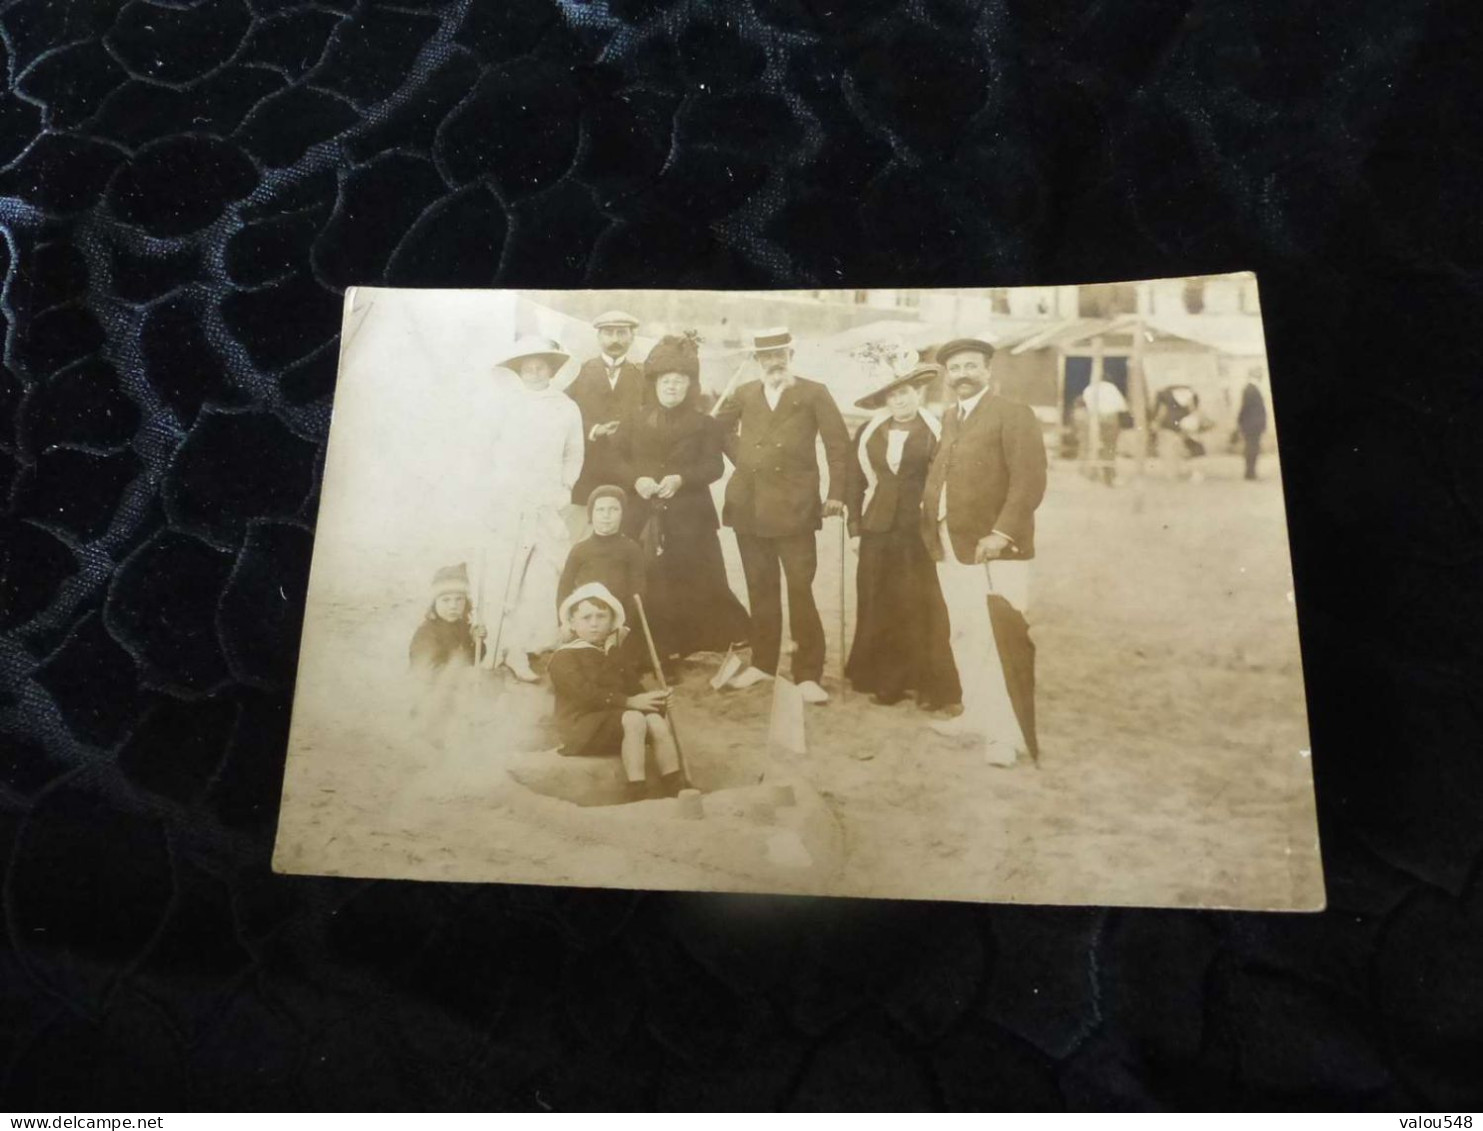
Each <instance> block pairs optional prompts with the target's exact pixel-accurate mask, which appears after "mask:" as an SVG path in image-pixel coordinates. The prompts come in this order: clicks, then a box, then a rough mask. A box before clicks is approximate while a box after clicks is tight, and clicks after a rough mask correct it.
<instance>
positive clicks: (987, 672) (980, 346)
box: [922, 338, 1046, 766]
mask: <svg viewBox="0 0 1483 1131" xmlns="http://www.w3.org/2000/svg"><path fill="white" fill-rule="evenodd" d="M993 356H994V347H993V346H991V345H990V344H989V343H988V342H984V341H980V340H978V339H977V338H959V339H957V340H955V341H951V342H948V343H946V344H945V345H943V346H942V347H941V348H939V349H938V351H937V356H936V361H937V364H938V365H940V366H942V368H943V371H944V374H945V380H946V384H947V389H948V391H949V393H951V394H952V395H953V396H954V397H956V398H957V403H956V404H954V405H953V406H952V407H951V408H949V409H948V410H947V412H946V414H945V415H944V417H943V421H942V440H941V443H940V444H939V445H938V449H937V454H936V455H935V456H934V457H933V460H932V467H931V470H930V471H929V472H928V473H927V485H926V488H925V490H924V491H923V493H922V537H923V539H924V540H925V542H926V543H927V550H928V552H929V553H931V555H932V556H933V558H935V559H936V560H937V571H938V579H939V581H940V582H941V584H942V595H943V598H944V600H945V601H946V602H947V608H948V617H949V620H950V622H951V625H952V651H953V660H954V662H955V663H956V665H957V668H958V676H959V679H960V680H961V682H962V686H963V713H962V714H961V715H959V716H958V717H957V718H954V719H951V720H946V721H942V722H937V723H933V724H932V729H933V730H935V731H937V732H938V733H939V734H942V735H944V736H948V737H955V738H962V739H971V740H974V741H982V742H983V743H984V747H985V751H986V754H987V758H988V760H989V762H990V763H991V764H993V765H999V766H1011V765H1013V764H1014V763H1015V761H1016V759H1017V758H1018V757H1019V755H1021V754H1030V755H1031V756H1035V755H1036V754H1037V753H1038V751H1037V748H1036V744H1035V645H1034V643H1033V642H1032V641H1031V640H1030V629H1029V625H1028V623H1027V622H1026V620H1025V611H1026V608H1027V605H1028V598H1029V588H1030V561H1031V559H1032V558H1034V556H1035V509H1036V508H1037V507H1038V506H1039V505H1040V501H1041V499H1042V498H1044V496H1045V473H1046V459H1045V442H1044V440H1043V438H1042V437H1041V432H1040V424H1039V422H1038V421H1037V420H1036V419H1035V414H1034V413H1033V412H1031V411H1030V409H1029V407H1028V406H1026V405H1023V404H1017V403H1015V402H1013V401H1009V400H1005V399H1004V398H1003V397H1001V396H999V395H998V394H997V393H996V392H995V391H994V389H993V388H992V385H991V381H990V374H989V368H990V362H991V361H992V359H993Z"/></svg>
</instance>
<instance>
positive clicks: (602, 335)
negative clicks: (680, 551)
mask: <svg viewBox="0 0 1483 1131" xmlns="http://www.w3.org/2000/svg"><path fill="white" fill-rule="evenodd" d="M638 324H639V322H638V319H637V318H635V317H634V316H633V315H632V314H625V313H624V312H623V311H621V310H605V311H603V312H602V313H601V314H599V315H598V316H597V317H596V318H594V319H593V320H592V326H593V328H594V329H595V330H596V331H597V344H598V348H599V349H600V351H601V352H600V354H599V355H598V356H597V357H593V358H588V359H587V360H586V361H585V362H583V363H582V368H581V369H580V370H578V371H577V376H576V377H575V378H573V380H572V383H571V384H570V385H568V386H567V390H566V395H567V396H569V397H571V399H572V400H574V401H576V402H577V408H579V409H580V410H581V412H582V435H583V439H584V442H585V444H586V459H585V461H584V463H583V465H582V477H581V479H579V480H578V481H577V485H576V487H575V489H573V491H572V502H573V503H577V504H580V505H581V506H584V507H585V506H586V505H587V499H588V497H589V496H590V495H591V494H592V492H593V491H594V490H595V489H597V488H598V487H605V486H607V485H609V484H613V483H617V482H618V469H617V466H616V463H617V455H616V447H615V444H616V438H617V434H618V429H619V428H621V427H622V422H623V420H624V418H625V417H627V416H630V415H632V414H633V413H635V412H637V411H638V410H639V408H640V407H641V406H642V405H643V403H644V390H645V387H646V386H645V382H644V370H643V367H642V366H641V365H638V364H636V363H635V362H633V361H630V360H629V357H628V352H629V350H631V349H632V348H633V336H634V332H635V331H636V330H637V329H638Z"/></svg>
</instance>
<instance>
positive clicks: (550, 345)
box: [480, 338, 582, 683]
mask: <svg viewBox="0 0 1483 1131" xmlns="http://www.w3.org/2000/svg"><path fill="white" fill-rule="evenodd" d="M569 359H570V358H569V355H568V354H567V353H566V351H565V350H563V349H562V348H561V346H560V345H558V344H557V343H556V342H553V341H551V340H550V339H547V338H523V339H521V340H520V341H518V342H516V343H515V346H514V348H513V350H512V351H511V353H510V355H509V356H508V357H505V358H503V359H502V360H501V361H500V362H499V363H498V364H499V365H500V366H502V367H503V368H505V369H509V370H510V371H512V372H513V373H515V375H516V376H517V377H519V379H520V383H519V385H518V386H517V387H516V388H515V389H514V390H512V392H511V393H510V394H509V395H508V396H506V397H505V398H503V400H502V403H501V404H500V405H499V409H498V416H497V419H494V420H492V421H490V422H488V424H487V425H483V422H481V427H483V429H484V430H483V431H481V437H482V438H483V439H484V442H485V443H486V444H487V448H486V449H485V450H486V452H487V458H486V459H484V460H482V461H481V463H482V467H481V471H480V474H481V476H482V487H483V494H482V496H481V500H482V514H481V516H480V517H481V521H482V531H481V533H482V536H483V542H484V547H483V552H482V553H481V555H480V561H481V562H482V563H483V577H482V580H481V588H480V592H481V593H482V594H483V607H484V610H485V614H486V617H488V618H489V619H490V621H491V623H490V624H489V626H488V628H489V644H490V649H489V651H487V652H486V653H485V655H484V659H483V666H484V667H486V668H494V667H497V666H498V665H500V664H503V665H504V666H505V667H507V668H508V669H509V670H510V671H511V672H512V673H513V674H514V675H515V677H516V678H517V679H520V680H524V681H525V682H527V683H533V682H535V681H536V680H537V678H538V677H537V675H536V673H535V671H534V669H532V668H531V666H530V658H531V656H532V655H534V654H536V653H540V652H547V651H550V650H551V649H552V648H555V647H556V645H557V643H559V636H560V633H559V630H558V625H557V621H556V607H557V603H556V589H557V583H558V582H559V580H560V578H561V570H562V567H563V565H564V564H565V562H566V557H567V553H568V551H569V550H570V549H571V535H570V534H569V533H568V530H567V525H566V522H565V520H564V519H563V518H562V512H563V510H564V509H565V508H566V507H567V506H568V502H567V500H568V499H570V497H571V491H572V485H573V484H574V483H576V481H577V478H578V476H579V475H580V474H581V471H582V417H581V414H580V413H579V412H578V411H577V406H576V405H574V404H573V403H572V402H571V401H570V400H568V399H567V398H566V397H565V396H564V395H563V394H562V393H560V392H559V391H557V390H556V389H553V388H552V387H551V379H552V377H553V376H555V374H556V372H557V370H559V369H560V368H561V367H562V366H563V365H564V364H566V362H567V361H568V360H569Z"/></svg>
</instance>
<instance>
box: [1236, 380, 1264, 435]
mask: <svg viewBox="0 0 1483 1131" xmlns="http://www.w3.org/2000/svg"><path fill="white" fill-rule="evenodd" d="M1236 427H1237V428H1239V429H1240V430H1241V431H1242V432H1244V433H1246V434H1247V435H1248V436H1260V435H1261V434H1262V433H1263V432H1265V431H1266V430H1267V401H1266V398H1265V397H1263V396H1262V391H1261V390H1260V389H1259V388H1257V387H1256V386H1255V385H1253V384H1248V385H1247V386H1246V388H1244V389H1242V390H1241V408H1240V410H1239V411H1238V412H1237V413H1236Z"/></svg>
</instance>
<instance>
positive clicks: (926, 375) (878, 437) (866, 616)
mask: <svg viewBox="0 0 1483 1131" xmlns="http://www.w3.org/2000/svg"><path fill="white" fill-rule="evenodd" d="M940 372H941V370H940V369H939V367H938V366H936V365H921V366H918V367H917V368H915V369H913V370H912V371H911V372H910V373H906V374H902V375H899V376H897V377H894V378H893V379H892V380H890V381H888V382H887V383H886V384H885V385H884V386H882V387H881V388H879V389H877V390H876V391H875V392H873V393H871V394H870V395H869V396H867V397H862V398H861V399H860V400H858V401H856V402H855V403H856V404H857V405H858V406H859V407H860V408H864V409H870V410H871V411H872V414H873V415H872V416H871V418H870V420H868V421H867V422H866V423H865V424H864V425H863V426H862V427H861V428H860V431H859V432H857V433H856V434H855V449H854V452H855V458H854V460H853V461H852V462H851V464H850V472H851V475H850V490H849V495H848V497H847V499H846V504H847V506H848V507H849V514H850V533H851V534H857V535H858V536H859V539H860V541H859V553H860V562H859V566H858V570H857V573H856V590H857V593H858V601H859V603H858V606H857V612H856V619H855V642H854V646H853V647H852V648H851V649H850V658H849V661H848V663H847V664H846V665H845V674H846V675H847V676H848V677H849V679H850V683H851V685H852V686H853V687H854V688H855V689H856V690H858V691H866V692H869V693H870V698H871V701H872V702H875V703H880V704H885V705H889V704H892V703H897V702H900V701H901V700H902V699H904V698H905V697H906V695H907V693H908V692H912V691H914V692H915V693H916V699H917V704H918V705H919V706H920V707H922V708H923V709H924V710H934V709H937V708H940V707H945V706H948V705H951V704H954V703H958V702H959V701H960V700H961V699H962V690H961V688H960V687H959V685H958V672H957V668H956V667H955V666H954V665H953V653H952V646H951V643H950V638H949V630H948V619H947V606H946V605H945V604H944V603H943V599H942V590H941V588H940V587H939V585H938V580H937V566H936V564H935V563H934V562H933V561H932V558H931V555H929V554H928V553H927V548H926V545H925V544H924V543H923V542H922V534H921V522H922V519H921V512H922V490H923V488H924V487H925V485H926V482H927V469H928V468H929V467H931V465H932V456H933V454H934V453H935V452H936V450H937V440H938V437H939V436H940V435H941V431H942V426H941V425H940V424H939V423H938V421H937V418H936V417H934V416H932V415H931V414H930V413H927V412H923V411H922V407H921V403H922V391H923V389H924V388H925V387H926V386H927V385H928V384H930V383H931V382H932V381H933V380H934V379H935V378H936V377H937V376H938V375H939V373H940Z"/></svg>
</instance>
